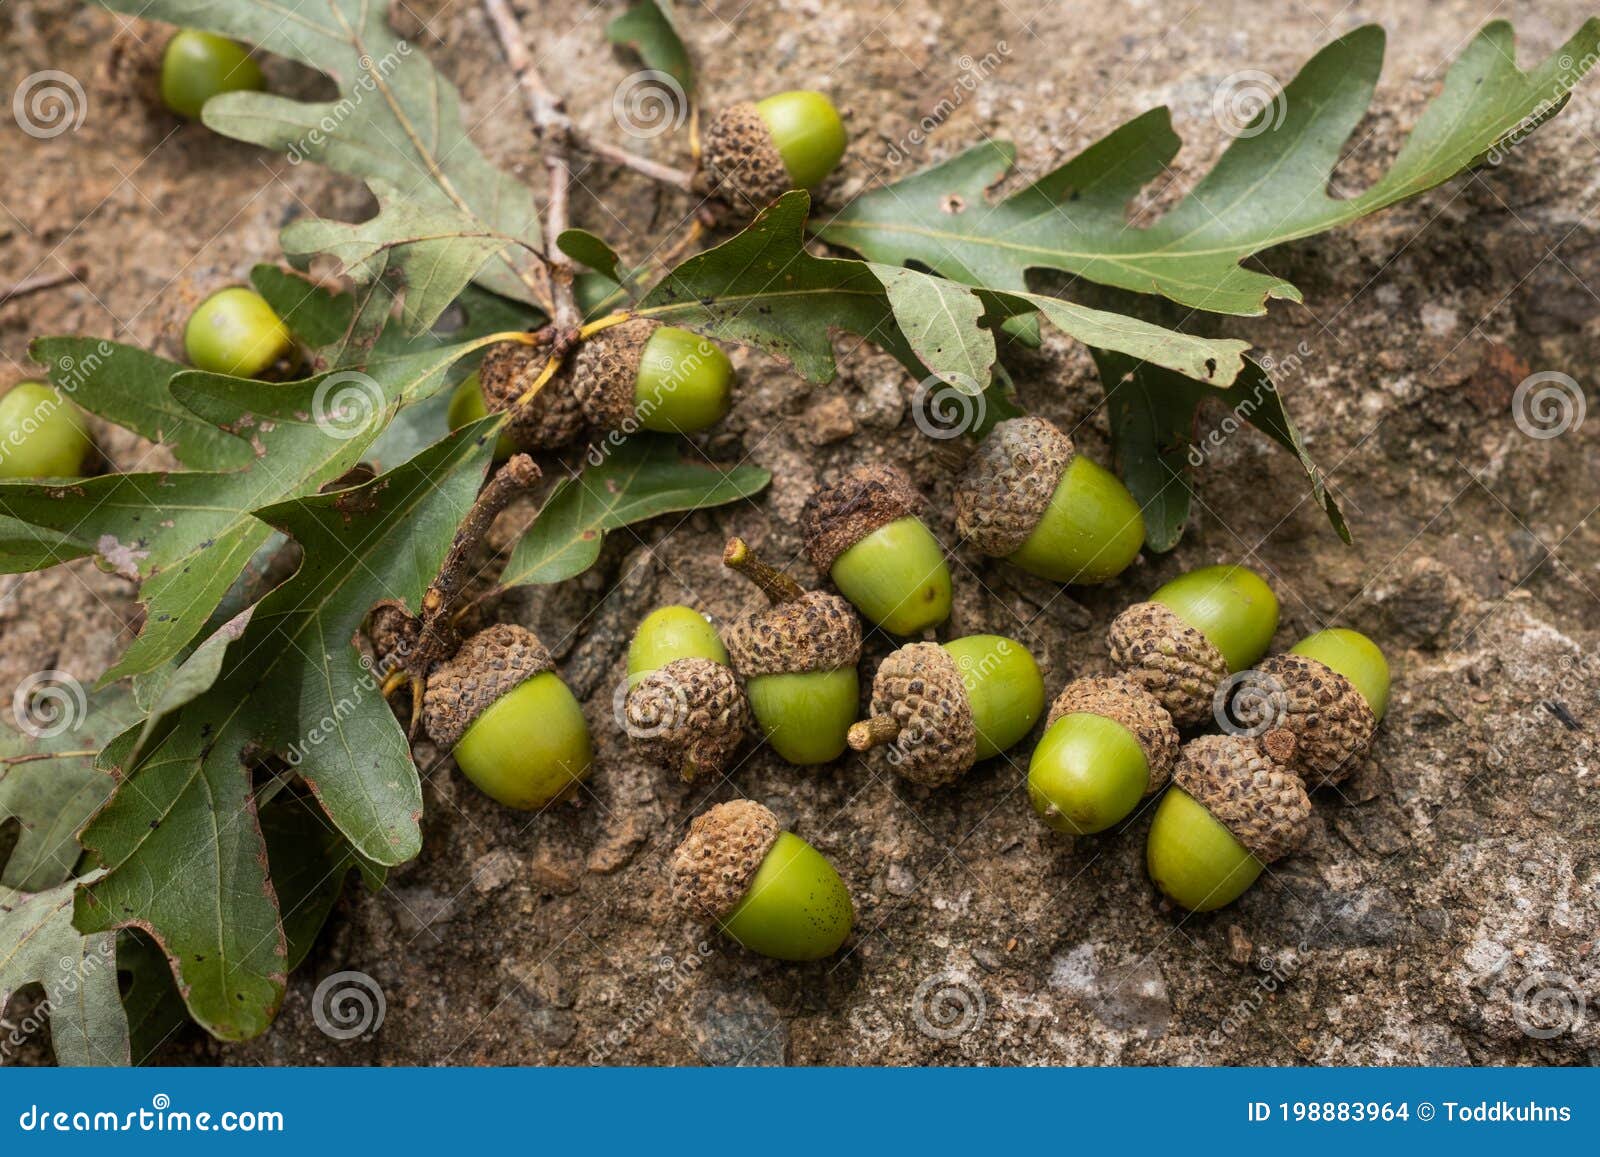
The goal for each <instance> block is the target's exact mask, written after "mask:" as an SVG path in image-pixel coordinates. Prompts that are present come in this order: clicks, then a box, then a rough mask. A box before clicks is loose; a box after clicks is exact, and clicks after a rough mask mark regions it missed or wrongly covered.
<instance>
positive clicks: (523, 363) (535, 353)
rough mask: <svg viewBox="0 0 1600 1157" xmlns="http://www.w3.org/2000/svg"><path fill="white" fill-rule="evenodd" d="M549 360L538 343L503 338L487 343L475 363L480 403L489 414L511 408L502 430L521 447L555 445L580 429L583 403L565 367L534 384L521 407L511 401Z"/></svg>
mask: <svg viewBox="0 0 1600 1157" xmlns="http://www.w3.org/2000/svg"><path fill="white" fill-rule="evenodd" d="M549 360H550V351H549V350H548V349H546V348H544V347H543V346H533V345H527V344H525V343H523V342H515V341H506V342H500V343H498V344H496V345H492V346H490V347H489V352H488V353H486V354H484V355H483V361H481V362H480V363H478V384H479V388H480V390H481V391H482V394H483V402H484V405H485V406H486V407H488V410H489V412H491V413H500V412H502V411H505V410H510V411H511V413H510V416H509V417H507V419H506V424H505V427H504V431H503V433H504V435H505V437H506V438H508V439H510V441H511V444H512V445H514V446H516V447H517V448H518V449H521V450H556V449H559V448H560V447H562V446H565V445H566V444H567V443H568V442H571V441H572V440H573V439H574V438H576V437H577V436H578V434H579V432H580V431H582V429H583V406H582V405H581V404H580V403H579V401H578V395H577V393H576V392H575V391H574V390H573V388H572V381H571V378H570V376H568V374H567V373H566V372H565V371H562V372H558V373H557V374H556V375H555V377H553V378H551V379H550V380H548V381H546V382H545V383H544V385H542V386H540V387H539V392H538V393H537V394H535V395H534V396H533V397H532V398H530V399H529V400H528V404H527V405H526V406H517V401H518V399H520V398H521V397H522V395H523V394H525V393H527V392H528V390H529V389H531V388H532V387H533V383H534V382H535V381H537V380H538V379H539V376H540V375H541V374H542V373H543V372H544V369H545V365H546V364H547V363H548V362H549Z"/></svg>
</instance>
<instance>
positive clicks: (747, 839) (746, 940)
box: [672, 799, 855, 960]
mask: <svg viewBox="0 0 1600 1157" xmlns="http://www.w3.org/2000/svg"><path fill="white" fill-rule="evenodd" d="M672 878H673V898H674V901H675V902H676V904H677V906H678V908H679V909H680V910H681V911H683V912H684V913H686V914H688V915H690V916H692V917H695V918H697V919H701V920H710V921H711V922H713V923H715V924H716V925H717V926H718V927H719V928H721V929H722V930H723V931H724V932H726V933H727V934H728V935H729V936H732V937H733V938H734V939H735V940H737V941H738V942H739V943H740V944H742V945H744V946H745V947H746V948H748V949H750V951H752V952H759V953H760V954H761V955H763V956H772V957H775V958H777V959H779V960H821V959H822V958H823V957H826V956H832V955H833V954H834V953H835V952H837V951H838V950H839V946H840V945H841V944H843V943H844V940H845V937H846V936H848V935H850V926H851V924H852V922H853V921H854V919H855V914H854V911H853V910H852V908H851V904H850V892H849V890H848V889H846V888H845V886H844V881H843V880H841V879H839V873H838V872H836V871H835V870H834V868H833V865H832V864H830V863H828V861H827V859H826V858H825V857H824V856H823V855H822V853H820V852H818V851H817V850H816V849H815V848H813V847H812V846H811V845H810V844H808V843H806V841H804V840H802V839H801V838H800V837H799V836H797V835H794V834H793V833H791V832H786V831H783V830H782V829H781V827H780V826H779V824H778V817H777V816H775V815H773V814H772V812H771V811H769V810H768V809H767V808H765V807H763V806H761V805H760V804H758V803H755V802H754V801H752V800H744V799H740V800H733V801H732V802H730V803H723V804H718V805H717V806H716V807H714V808H712V809H711V810H710V811H707V812H705V813H704V814H703V815H699V816H696V817H695V819H694V822H693V823H691V824H690V825H689V835H688V837H687V838H686V839H685V840H684V841H683V843H682V844H680V845H679V847H678V850H677V852H675V853H674V854H673V857H672Z"/></svg>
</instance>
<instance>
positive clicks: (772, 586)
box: [722, 537, 806, 605]
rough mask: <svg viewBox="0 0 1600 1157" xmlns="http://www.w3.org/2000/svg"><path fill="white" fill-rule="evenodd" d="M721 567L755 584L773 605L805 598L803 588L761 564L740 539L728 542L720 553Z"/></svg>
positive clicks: (781, 572) (771, 567)
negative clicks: (736, 572)
mask: <svg viewBox="0 0 1600 1157" xmlns="http://www.w3.org/2000/svg"><path fill="white" fill-rule="evenodd" d="M722 565H723V566H726V567H728V568H729V569H731V570H736V571H738V572H739V573H740V574H742V575H744V577H745V578H747V579H749V580H750V581H751V582H753V583H755V584H756V586H758V587H760V588H761V593H762V594H764V595H766V596H767V598H769V599H771V600H772V602H773V604H774V605H777V604H780V603H793V602H798V601H799V600H800V599H803V598H805V596H806V588H805V587H803V586H801V585H800V584H799V583H797V582H795V581H794V579H792V578H790V577H789V576H788V575H786V574H785V573H784V572H783V571H781V570H779V569H778V568H777V567H775V566H770V565H768V564H767V563H764V562H762V561H761V560H760V559H759V558H757V557H756V555H755V551H753V550H751V549H750V544H749V543H748V542H746V541H745V540H744V539H742V538H738V537H735V538H730V539H729V540H728V545H727V546H726V547H724V548H723V551H722Z"/></svg>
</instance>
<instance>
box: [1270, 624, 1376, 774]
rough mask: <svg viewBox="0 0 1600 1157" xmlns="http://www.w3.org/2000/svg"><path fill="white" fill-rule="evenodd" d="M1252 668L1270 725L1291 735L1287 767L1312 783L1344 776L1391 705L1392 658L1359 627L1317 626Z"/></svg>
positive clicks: (1352, 769)
mask: <svg viewBox="0 0 1600 1157" xmlns="http://www.w3.org/2000/svg"><path fill="white" fill-rule="evenodd" d="M1256 670H1257V671H1258V672H1259V674H1260V678H1259V680H1258V684H1257V688H1256V689H1257V690H1258V691H1262V692H1264V693H1265V694H1266V695H1267V696H1268V697H1269V700H1270V708H1269V710H1270V718H1271V722H1272V725H1273V726H1276V727H1281V728H1283V729H1284V730H1286V731H1288V732H1289V733H1290V734H1291V735H1293V736H1294V739H1295V743H1294V753H1293V755H1292V756H1291V757H1290V759H1289V764H1288V765H1289V767H1290V768H1292V769H1293V770H1294V771H1296V772H1298V773H1299V774H1300V776H1301V777H1302V778H1303V779H1305V781H1306V783H1307V784H1308V785H1310V786H1312V787H1318V786H1320V785H1322V784H1324V783H1340V782H1342V781H1344V780H1345V779H1347V778H1349V776H1350V774H1351V773H1352V772H1354V771H1355V769H1356V768H1357V767H1358V766H1360V762H1361V757H1362V756H1363V755H1365V754H1366V751H1367V745H1368V744H1369V743H1371V741H1372V734H1373V732H1374V731H1376V730H1377V727H1378V723H1379V721H1380V720H1382V718H1383V713H1384V711H1385V710H1386V709H1387V707H1388V705H1389V664H1388V663H1387V662H1386V661H1385V660H1384V657H1383V652H1382V651H1380V650H1379V649H1378V646H1377V644H1376V643H1374V642H1373V641H1372V640H1371V639H1369V638H1367V637H1366V636H1365V635H1363V634H1361V633H1360V632H1358V631H1351V630H1345V629H1343V628H1334V629H1332V630H1327V631H1318V632H1317V633H1316V634H1313V635H1307V636H1306V637H1305V638H1304V639H1301V640H1300V642H1298V643H1296V644H1295V645H1294V646H1293V647H1291V648H1290V649H1289V651H1288V653H1287V654H1283V655H1273V656H1271V657H1269V658H1267V659H1263V660H1262V661H1261V663H1260V664H1259V665H1258V666H1257V668H1256Z"/></svg>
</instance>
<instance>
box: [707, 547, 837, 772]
mask: <svg viewBox="0 0 1600 1157" xmlns="http://www.w3.org/2000/svg"><path fill="white" fill-rule="evenodd" d="M722 561H723V563H724V564H725V565H727V566H728V567H730V568H732V569H733V570H736V571H738V572H739V573H740V574H742V575H744V576H745V577H746V578H748V579H749V580H750V581H751V582H753V583H755V584H756V586H758V587H760V588H761V590H762V592H763V593H764V594H765V595H766V596H767V598H768V599H770V600H771V603H772V605H771V606H770V607H764V608H761V609H759V610H755V611H752V612H750V613H748V614H745V615H741V616H740V617H739V618H737V619H735V620H734V621H733V622H732V623H730V624H729V625H728V629H727V631H726V632H725V634H726V636H727V644H728V651H729V652H730V654H731V655H732V657H733V668H734V670H735V671H737V672H738V673H739V674H740V676H741V677H743V679H744V685H745V691H746V693H747V694H748V695H749V697H750V707H751V709H752V710H753V711H754V712H755V717H756V722H757V723H759V724H760V725H761V729H762V730H763V731H764V732H765V733H766V736H767V742H768V743H770V744H772V748H773V750H774V751H776V752H777V753H778V754H779V755H780V756H782V757H783V758H784V759H786V760H788V761H789V762H790V763H795V764H801V765H806V764H814V763H830V762H832V761H833V760H835V759H838V758H839V756H841V755H843V754H844V749H845V736H846V734H847V733H848V732H849V730H850V725H851V724H852V723H854V722H855V720H856V706H857V703H858V702H859V700H860V694H861V689H860V682H859V678H858V676H857V674H856V664H857V663H858V662H859V661H860V659H861V622H860V620H859V619H857V618H856V613H855V611H854V610H853V609H852V608H851V606H850V604H849V603H847V602H846V601H845V600H844V599H842V598H840V597H839V596H838V595H830V594H827V593H825V592H823V591H808V590H806V589H805V588H804V587H802V586H801V585H800V584H799V583H797V582H795V581H794V579H792V578H790V577H789V576H788V575H786V574H784V573H783V572H782V571H780V570H777V569H775V568H774V567H770V566H768V565H767V564H766V563H764V562H762V561H761V560H760V559H758V558H756V557H755V555H754V553H753V552H752V551H751V550H750V547H749V544H747V543H746V542H745V541H744V539H742V538H732V539H729V540H728V546H727V549H726V550H724V551H723V553H722Z"/></svg>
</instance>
